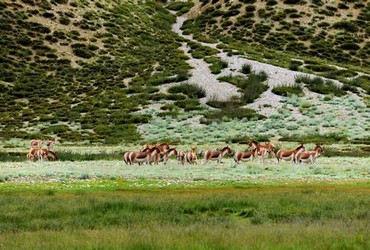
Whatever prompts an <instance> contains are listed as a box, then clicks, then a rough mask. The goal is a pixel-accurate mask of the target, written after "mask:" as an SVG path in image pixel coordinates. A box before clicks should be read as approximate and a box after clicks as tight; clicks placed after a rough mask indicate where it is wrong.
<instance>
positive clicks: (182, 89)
mask: <svg viewBox="0 0 370 250" xmlns="http://www.w3.org/2000/svg"><path fill="white" fill-rule="evenodd" d="M168 92H169V93H171V94H179V93H181V94H184V95H187V96H188V97H189V98H203V97H205V96H206V92H205V90H204V89H203V88H201V87H199V86H197V85H193V84H188V83H187V84H180V85H176V86H172V87H170V88H169V89H168Z"/></svg>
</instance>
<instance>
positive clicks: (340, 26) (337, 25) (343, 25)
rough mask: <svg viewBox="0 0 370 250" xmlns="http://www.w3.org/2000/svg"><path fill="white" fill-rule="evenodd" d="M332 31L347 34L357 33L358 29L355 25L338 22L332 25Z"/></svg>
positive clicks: (347, 22) (349, 22) (348, 22)
mask: <svg viewBox="0 0 370 250" xmlns="http://www.w3.org/2000/svg"><path fill="white" fill-rule="evenodd" d="M333 28H334V29H343V30H345V31H348V32H357V31H358V28H357V26H356V24H355V23H353V22H351V21H339V22H336V23H334V24H333Z"/></svg>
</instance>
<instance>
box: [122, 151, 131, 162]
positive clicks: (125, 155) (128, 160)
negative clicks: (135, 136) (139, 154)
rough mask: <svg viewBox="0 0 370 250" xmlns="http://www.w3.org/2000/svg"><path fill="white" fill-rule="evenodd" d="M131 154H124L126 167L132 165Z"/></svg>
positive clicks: (128, 152)
mask: <svg viewBox="0 0 370 250" xmlns="http://www.w3.org/2000/svg"><path fill="white" fill-rule="evenodd" d="M130 153H131V151H127V152H125V153H124V154H123V160H124V161H125V163H126V165H131V161H130Z"/></svg>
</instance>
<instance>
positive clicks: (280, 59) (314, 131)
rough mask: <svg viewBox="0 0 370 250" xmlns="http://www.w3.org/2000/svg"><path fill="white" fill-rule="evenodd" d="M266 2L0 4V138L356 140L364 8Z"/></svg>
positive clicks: (362, 94) (360, 135)
mask: <svg viewBox="0 0 370 250" xmlns="http://www.w3.org/2000/svg"><path fill="white" fill-rule="evenodd" d="M274 2H275V1H266V2H265V1H202V2H199V1H194V3H193V2H173V1H170V2H169V3H161V2H156V1H144V2H142V3H140V4H139V3H132V2H130V1H125V0H119V1H114V2H112V1H85V0H52V1H48V0H15V1H10V0H9V1H5V2H1V3H0V11H1V15H0V26H1V27H0V32H1V37H0V38H1V40H0V44H1V46H0V63H1V67H0V90H1V94H0V102H1V103H2V104H3V105H2V106H1V108H0V109H1V114H2V116H1V117H0V126H1V127H0V138H2V139H5V140H9V139H11V138H20V139H31V138H40V137H50V136H52V135H55V134H58V136H59V137H60V138H61V139H62V140H63V141H69V142H76V141H85V142H89V143H95V142H102V143H107V144H117V143H121V142H137V141H138V140H145V141H159V140H164V139H167V140H169V141H171V142H184V143H215V142H221V141H223V142H241V141H243V140H244V141H245V140H246V139H247V138H250V137H255V138H256V137H258V138H260V139H268V138H281V139H284V140H296V141H297V140H301V141H310V142H312V140H313V139H315V138H316V139H317V138H319V140H321V141H322V142H329V141H331V142H333V140H334V141H345V142H356V143H363V142H365V143H367V142H368V141H369V138H370V134H369V133H370V132H369V130H368V128H369V127H370V116H369V115H370V112H369V107H368V106H369V93H370V83H369V82H370V77H369V75H368V73H370V71H369V56H368V54H369V51H370V50H369V39H368V36H369V30H368V28H367V27H368V25H367V23H368V13H369V6H370V5H364V4H363V3H362V2H356V1H355V2H351V1H346V3H344V2H343V3H341V5H340V4H338V6H337V5H336V6H335V8H336V9H337V11H335V9H334V8H328V6H329V4H328V3H322V4H319V2H320V1H314V2H315V3H311V2H310V3H303V1H300V2H299V3H296V4H294V5H293V4H292V3H289V4H288V3H285V2H287V1H284V2H279V3H274ZM288 2H289V1H288ZM292 2H294V1H292ZM344 5H345V6H344ZM252 6H254V7H252ZM347 7H348V8H347ZM247 10H248V11H247ZM252 10H253V11H252ZM293 10H298V12H296V11H293ZM325 10H326V11H325ZM330 11H331V12H330ZM327 12H330V13H332V12H333V13H334V15H331V14H328V13H327ZM247 13H250V14H248V15H250V16H249V17H246V15H247ZM251 13H253V15H252V14H251ZM263 13H264V15H262V14H263ZM279 13H280V14H281V18H280V19H276V18H277V17H276V16H280V14H279ZM284 13H285V14H284ZM315 13H319V14H315ZM338 13H339V14H338ZM293 14H295V15H298V16H300V17H302V16H304V17H305V18H300V17H298V16H296V17H295V16H294V15H293ZM176 15H177V16H178V17H177V19H176ZM182 15H183V16H182ZM317 15H319V16H318V17H315V16H317ZM179 16H181V17H179ZM314 17H315V18H314ZM323 17H324V18H323ZM246 18H247V19H248V20H249V21H248V22H252V21H253V24H251V26H248V25H246V24H245V23H243V22H245V21H246ZM298 19H299V21H298ZM243 20H244V21H243ZM319 20H320V21H319ZM341 20H346V21H345V24H343V23H342V21H341ZM284 22H285V23H286V27H285V28H284V27H282V26H284ZM297 22H298V23H297ZM338 22H339V23H342V24H343V27H346V28H343V27H342V26H340V24H338V25H339V26H338V25H333V24H335V23H338ZM363 22H365V24H364V23H363ZM322 23H328V24H329V25H323V24H322ZM181 24H182V25H181ZM351 25H355V27H356V28H355V29H353V30H351V28H348V27H352V26H351ZM366 25H367V26H366ZM175 26H176V27H175ZM267 26H268V27H270V28H269V29H268V30H267V28H266V27H267ZM334 26H335V27H334ZM347 26H348V27H347ZM308 27H312V28H311V29H312V30H311V29H309V28H308ZM298 31H304V32H303V33H304V34H306V35H305V36H304V35H300V34H298V33H299V32H298ZM261 32H265V33H264V34H263V36H262V35H261V34H259V33H261ZM321 33H327V35H325V36H322V35H321V40H318V37H320V34H321ZM315 34H317V36H316V35H315ZM361 37H362V38H361ZM349 38H350V40H348V39H349ZM303 39H306V40H303ZM319 41H320V44H321V43H327V44H326V46H324V47H322V46H321V45H320V46H319V48H320V49H318V50H316V49H314V46H313V44H314V43H316V42H319ZM340 41H342V42H343V44H344V41H345V42H346V44H347V43H351V44H352V45H353V47H356V49H355V50H352V49H346V48H349V47H346V46H344V45H343V44H341V43H340ZM331 43H333V44H331ZM302 44H303V45H304V48H303V47H300V46H301V45H302ZM354 44H355V45H354ZM332 49H334V50H335V51H333V50H332ZM282 52H283V53H282ZM319 52H320V53H319ZM334 52H335V53H334ZM342 52H343V53H342ZM339 57H341V58H342V59H339ZM258 61H259V62H258ZM274 65H275V66H274ZM306 73H308V74H306ZM316 75H320V76H324V77H325V78H315V77H316ZM329 79H333V80H329ZM302 133H303V134H305V135H301V134H302Z"/></svg>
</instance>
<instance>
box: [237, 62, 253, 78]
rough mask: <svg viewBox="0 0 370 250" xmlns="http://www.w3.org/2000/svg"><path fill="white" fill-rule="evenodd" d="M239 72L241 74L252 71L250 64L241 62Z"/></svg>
mask: <svg viewBox="0 0 370 250" xmlns="http://www.w3.org/2000/svg"><path fill="white" fill-rule="evenodd" d="M240 72H242V73H243V74H246V75H248V74H249V73H251V72H252V65H250V64H246V63H245V64H243V66H242V68H241V70H240Z"/></svg>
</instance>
